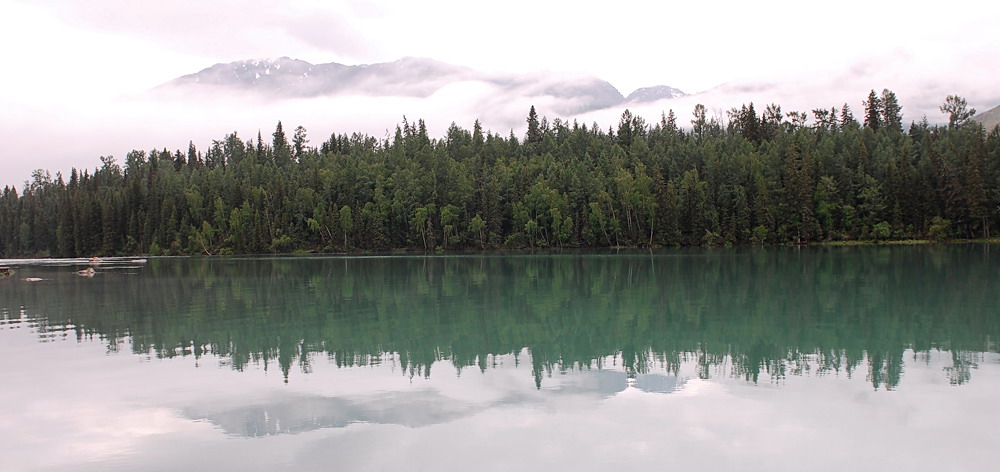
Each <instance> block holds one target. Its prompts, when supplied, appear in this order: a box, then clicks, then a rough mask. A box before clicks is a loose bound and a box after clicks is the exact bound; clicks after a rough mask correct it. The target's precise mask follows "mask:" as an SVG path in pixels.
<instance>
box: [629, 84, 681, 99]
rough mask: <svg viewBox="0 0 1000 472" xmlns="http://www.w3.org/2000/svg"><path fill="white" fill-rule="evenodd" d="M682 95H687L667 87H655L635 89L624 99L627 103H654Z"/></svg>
mask: <svg viewBox="0 0 1000 472" xmlns="http://www.w3.org/2000/svg"><path fill="white" fill-rule="evenodd" d="M684 95H687V94H686V93H684V92H682V91H681V90H680V89H676V88H673V87H670V86H667V85H656V86H653V87H643V88H640V89H637V90H636V91H635V92H632V93H630V94H628V97H625V101H626V102H628V103H644V102H655V101H657V100H663V99H665V98H677V97H683V96H684Z"/></svg>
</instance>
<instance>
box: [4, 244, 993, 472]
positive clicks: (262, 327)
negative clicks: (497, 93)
mask: <svg viewBox="0 0 1000 472" xmlns="http://www.w3.org/2000/svg"><path fill="white" fill-rule="evenodd" d="M2 265H7V266H10V267H11V268H12V269H14V271H15V273H14V274H13V275H12V276H11V277H8V278H6V279H3V280H0V310H2V313H0V379H2V383H0V385H2V387H0V433H2V435H3V438H4V440H3V441H0V470H5V471H7V470H11V471H20V470H66V469H70V470H82V471H98V470H99V471H108V470H112V471H118V470H121V471H125V470H164V471H167V470H169V471H174V470H214V469H219V470H291V469H294V470H400V469H408V470H428V471H430V470H434V471H452V470H456V471H458V470H461V471H464V470H486V471H491V470H496V471H510V470H625V469H627V468H636V470H652V469H657V470H663V469H691V470H725V471H728V470H743V471H747V470H760V471H774V470H820V471H823V470H829V471H842V470H876V469H885V470H991V469H993V468H994V467H995V466H996V463H997V461H998V460H1000V449H997V448H996V439H995V437H996V436H995V431H996V419H997V418H1000V402H997V398H998V395H1000V355H998V344H997V341H998V340H1000V246H991V245H986V244H952V245H926V246H874V247H808V248H770V249H692V250H685V249H678V250H656V251H623V252H599V253H584V252H564V253H559V254H497V255H493V254H490V255H457V256H449V255H442V256H372V257H277V258H177V259H172V258H163V259H150V260H149V261H148V262H146V263H136V262H133V261H131V260H129V259H114V260H107V261H104V262H102V263H99V264H95V265H94V268H95V273H94V274H93V276H91V277H86V276H80V275H77V271H78V270H81V269H84V268H86V267H88V266H89V264H88V262H87V261H86V260H59V261H52V260H37V261H11V260H8V261H0V266H2ZM26 278H39V279H42V280H39V281H34V282H29V281H26V280H25V279H26Z"/></svg>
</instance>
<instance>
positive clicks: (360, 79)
mask: <svg viewBox="0 0 1000 472" xmlns="http://www.w3.org/2000/svg"><path fill="white" fill-rule="evenodd" d="M470 83H471V84H481V85H486V86H489V87H492V88H494V89H495V90H496V92H497V93H498V94H500V95H501V96H510V97H543V98H547V99H549V100H551V101H552V109H553V110H554V111H556V112H558V113H565V114H572V113H581V112H587V111H592V110H599V109H604V108H609V107H616V106H619V105H622V104H625V103H646V102H653V101H657V100H663V99H669V98H677V97H682V96H684V95H686V94H685V93H684V92H683V91H681V90H679V89H676V88H673V87H669V86H666V85H657V86H652V87H645V88H641V89H638V90H636V91H634V92H632V93H631V94H629V95H628V98H626V97H625V96H623V95H622V94H621V92H619V91H618V89H617V88H615V87H614V86H613V85H611V84H610V83H609V82H607V81H606V80H602V79H600V78H597V77H587V76H568V75H559V74H550V73H539V74H530V75H515V74H502V73H486V72H481V71H477V70H474V69H471V68H468V67H462V66H457V65H453V64H447V63H444V62H440V61H436V60H433V59H426V58H415V57H407V58H403V59H400V60H397V61H393V62H383V63H375V64H362V65H353V66H351V65H344V64H339V63H335V62H331V63H326V64H311V63H309V62H306V61H302V60H299V59H292V58H289V57H282V58H279V59H257V60H244V61H236V62H230V63H224V64H215V65H213V66H211V67H209V68H207V69H204V70H202V71H200V72H196V73H193V74H188V75H185V76H182V77H179V78H177V79H174V80H172V81H170V82H167V83H166V84H163V85H161V86H160V87H157V88H156V89H155V90H154V92H155V93H161V94H168V95H169V94H181V95H188V94H191V93H195V94H197V93H199V92H206V93H209V94H211V93H214V92H218V91H225V92H238V93H244V94H248V95H251V96H254V97H257V98H263V99H290V98H314V97H326V96H339V95H351V96H368V97H412V98H427V97H430V96H431V95H433V94H435V93H437V92H439V91H441V90H442V89H445V88H446V87H449V86H456V85H458V84H470Z"/></svg>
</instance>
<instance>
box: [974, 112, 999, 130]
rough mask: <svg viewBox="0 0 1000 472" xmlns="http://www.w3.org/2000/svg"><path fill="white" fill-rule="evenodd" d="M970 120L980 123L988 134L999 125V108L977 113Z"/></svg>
mask: <svg viewBox="0 0 1000 472" xmlns="http://www.w3.org/2000/svg"><path fill="white" fill-rule="evenodd" d="M972 119H973V120H975V121H978V122H980V123H982V125H983V128H986V132H987V133H989V132H990V131H993V128H996V127H997V125H1000V106H998V107H995V108H993V109H990V110H987V111H986V112H985V113H979V114H977V115H976V116H973V117H972Z"/></svg>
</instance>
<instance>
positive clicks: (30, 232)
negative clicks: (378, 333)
mask: <svg viewBox="0 0 1000 472" xmlns="http://www.w3.org/2000/svg"><path fill="white" fill-rule="evenodd" d="M941 108H942V111H943V112H945V113H946V114H947V115H948V116H949V123H948V125H942V126H931V125H930V124H929V123H928V122H927V120H926V118H925V119H924V120H922V121H921V122H916V123H912V124H911V125H910V126H909V128H908V130H905V131H904V128H903V118H902V114H901V107H900V106H899V104H898V101H897V99H896V97H895V94H893V93H892V92H891V91H889V90H883V92H882V93H881V94H876V93H875V92H874V91H873V92H872V93H871V94H870V95H869V97H868V99H867V100H866V101H865V102H864V116H863V117H861V118H860V119H856V118H855V117H854V116H853V114H852V112H851V110H850V108H849V107H848V105H846V104H845V105H844V106H843V107H841V108H840V109H837V108H833V109H829V110H827V109H817V110H813V111H812V119H810V115H809V114H807V113H802V112H791V113H788V114H787V115H786V114H784V113H782V111H781V108H780V107H779V106H776V105H770V106H768V107H766V109H765V110H764V111H763V112H762V113H759V114H758V112H757V110H755V108H754V105H753V104H750V105H748V106H743V107H742V108H740V109H733V110H730V111H729V112H728V113H727V116H726V117H715V118H710V117H709V116H708V115H707V112H706V109H705V107H703V106H701V105H698V106H696V107H695V110H694V117H693V119H692V120H691V127H690V128H689V129H682V128H681V126H679V124H678V122H677V119H676V117H675V115H674V113H673V111H670V112H669V113H666V114H664V115H663V116H662V117H661V119H660V120H659V122H657V123H653V124H649V123H647V122H646V121H645V120H644V119H643V118H641V117H638V116H634V115H632V114H631V113H630V112H629V111H628V110H626V111H625V112H624V114H623V115H622V117H621V120H620V122H619V123H618V126H617V129H614V128H613V127H612V128H610V129H608V130H606V131H605V130H602V129H601V128H600V127H599V126H598V125H597V124H594V125H592V126H586V125H581V124H578V123H576V122H573V123H569V122H565V121H562V120H559V119H555V120H553V121H552V122H548V121H547V120H546V119H545V118H541V119H539V117H538V116H537V115H536V113H535V110H534V108H532V109H531V111H530V112H529V115H528V119H527V121H528V130H527V133H526V135H525V136H524V137H523V138H522V139H519V138H518V137H516V136H514V134H513V133H511V134H510V135H509V136H507V137H504V136H501V135H499V134H493V133H490V132H484V130H483V129H482V128H481V126H480V125H479V123H478V122H476V123H475V125H474V127H473V129H472V130H471V131H469V130H466V129H462V128H460V127H458V126H456V125H454V124H453V125H452V126H451V127H450V128H449V129H448V131H447V135H446V136H445V137H444V138H443V139H432V138H431V137H430V136H429V135H428V132H427V129H426V125H425V123H424V122H423V121H422V120H420V121H418V122H416V123H412V122H408V121H406V120H404V122H403V123H402V125H401V126H398V127H397V128H396V131H395V134H394V135H393V136H391V137H386V138H385V139H381V140H380V139H377V138H374V137H371V136H367V135H362V134H358V133H355V134H351V135H346V134H334V135H331V136H330V138H329V139H327V140H326V141H324V142H322V143H321V144H320V145H319V146H318V147H315V146H310V145H309V140H308V138H307V135H306V130H305V129H303V128H302V127H298V128H297V129H295V131H294V133H293V135H292V139H291V141H290V142H289V140H288V138H287V136H286V134H285V132H284V130H283V128H282V126H281V123H280V122H279V123H278V126H277V128H276V129H275V131H274V133H273V134H272V135H271V139H270V140H269V141H267V142H265V140H264V139H263V138H262V137H261V135H260V134H259V133H258V135H257V137H256V139H250V140H243V138H242V137H240V136H237V134H236V133H232V134H230V135H228V136H226V137H225V138H224V139H223V140H221V141H214V142H213V143H212V145H211V147H210V148H209V149H208V150H207V151H205V152H201V151H199V150H197V149H196V148H195V146H194V145H193V144H191V145H190V146H189V148H188V150H187V151H186V152H183V151H181V150H177V151H175V152H170V151H168V150H166V149H163V150H152V151H149V152H143V151H132V152H130V153H129V154H128V155H127V156H126V158H125V162H124V166H122V165H120V164H119V163H117V162H116V160H115V159H114V158H111V157H102V159H101V160H102V166H101V167H100V168H98V169H96V170H94V171H93V172H89V171H87V170H84V171H82V172H80V171H77V170H75V169H74V170H73V171H72V172H71V173H70V176H69V179H68V181H67V180H66V179H65V178H64V176H62V175H57V176H56V178H55V179H53V178H52V177H51V176H50V174H49V173H48V172H46V171H36V172H35V173H34V174H33V176H32V180H31V181H29V182H26V185H25V187H24V188H23V190H22V191H21V192H20V194H19V193H18V191H17V189H15V188H10V187H6V188H4V190H3V195H2V196H0V255H3V256H29V255H49V256H90V255H115V254H154V255H155V254H196V253H203V254H220V253H222V254H225V253H269V252H279V253H280V252H290V251H295V250H315V251H335V250H358V249H362V250H386V249H394V248H416V249H423V250H431V249H435V248H441V249H445V250H447V249H452V248H497V247H543V246H549V247H552V246H566V245H570V246H578V245H588V246H639V245H653V246H655V245H729V244H783V243H806V242H814V241H831V240H871V239H878V240H882V239H900V238H926V237H930V238H939V239H947V238H953V237H960V238H975V237H989V236H990V229H991V227H992V226H993V225H995V224H996V223H997V222H998V221H997V220H998V219H1000V191H998V190H1000V131H998V130H997V129H994V130H993V131H992V132H990V133H989V134H988V135H987V133H986V130H984V129H983V128H982V127H981V126H980V125H979V124H978V123H976V122H974V121H971V120H970V119H969V118H970V117H971V115H972V114H973V113H974V110H967V109H966V106H965V100H964V99H961V98H960V97H955V96H949V97H948V98H947V101H946V102H945V104H944V105H943V106H942V107H941Z"/></svg>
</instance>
